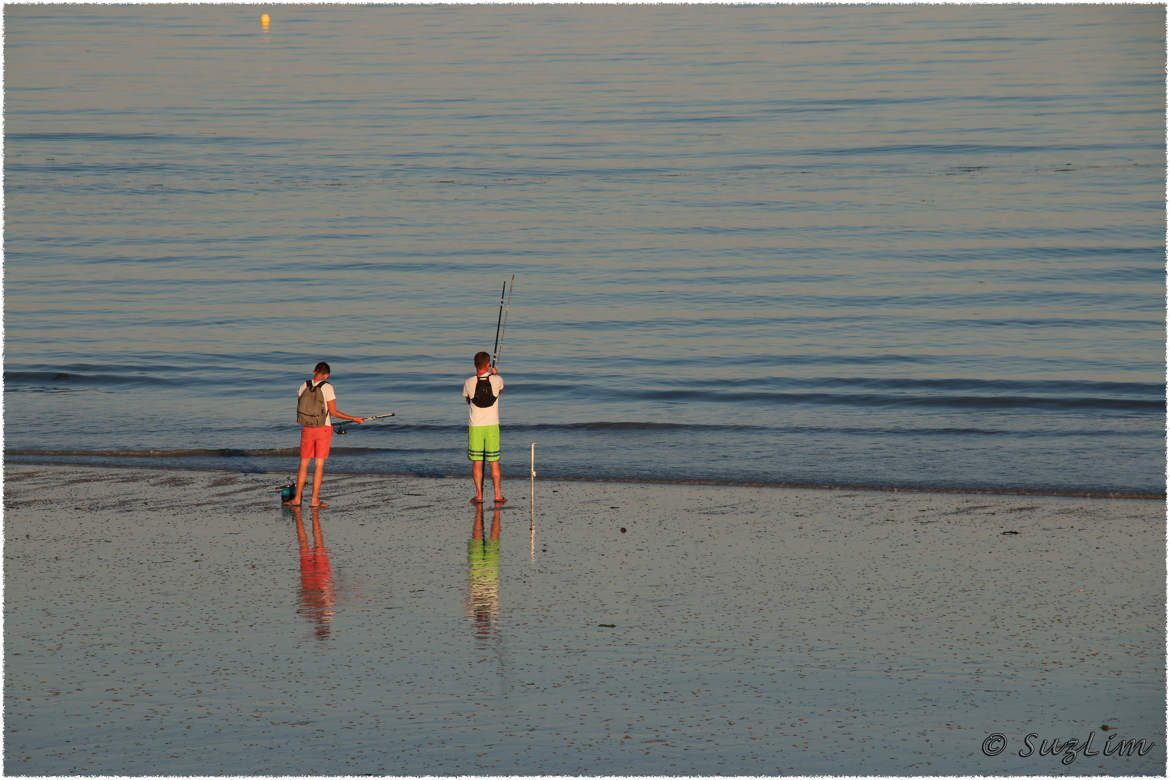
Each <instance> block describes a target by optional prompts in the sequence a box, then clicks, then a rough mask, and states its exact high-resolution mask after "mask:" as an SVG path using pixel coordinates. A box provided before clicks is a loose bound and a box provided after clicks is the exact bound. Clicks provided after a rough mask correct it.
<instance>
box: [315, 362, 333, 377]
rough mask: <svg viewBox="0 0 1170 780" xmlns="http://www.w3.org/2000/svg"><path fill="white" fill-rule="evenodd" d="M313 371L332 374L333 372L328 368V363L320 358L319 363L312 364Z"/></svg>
mask: <svg viewBox="0 0 1170 780" xmlns="http://www.w3.org/2000/svg"><path fill="white" fill-rule="evenodd" d="M313 373H314V374H332V373H333V372H332V371H330V370H329V364H328V363H326V362H325V361H324V360H322V361H321V362H320V363H318V364H317V365H315V366H313Z"/></svg>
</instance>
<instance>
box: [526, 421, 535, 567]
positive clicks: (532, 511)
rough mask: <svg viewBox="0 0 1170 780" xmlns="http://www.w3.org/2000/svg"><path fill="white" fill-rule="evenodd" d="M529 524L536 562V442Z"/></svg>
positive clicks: (529, 469) (530, 461)
mask: <svg viewBox="0 0 1170 780" xmlns="http://www.w3.org/2000/svg"><path fill="white" fill-rule="evenodd" d="M528 471H529V476H528V523H529V530H530V531H531V532H532V534H531V535H532V540H531V542H532V560H533V561H535V560H536V442H532V455H531V458H530V459H529V464H528Z"/></svg>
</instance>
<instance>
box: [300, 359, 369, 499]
mask: <svg viewBox="0 0 1170 780" xmlns="http://www.w3.org/2000/svg"><path fill="white" fill-rule="evenodd" d="M328 378H329V364H328V363H325V362H324V361H322V362H320V363H318V364H317V365H316V366H315V367H314V368H313V378H312V379H309V380H306V381H305V383H304V384H302V385H301V386H300V390H299V391H298V392H297V421H298V422H299V423H300V424H301V463H300V467H299V468H298V469H297V493H296V495H295V496H293V497H292V498H291V499H289V500H288V501H285V502H284V503H285V504H288V505H289V506H300V505H301V501H303V500H304V498H303V496H302V495H301V494H302V493H303V492H304V490H305V480H306V479H307V478H308V476H309V461H310V460H316V461H317V463H316V466H315V468H314V470H313V500H312V501H310V502H309V506H313V507H321V506H329V505H328V504H326V503H324V502H322V501H321V480H323V479H324V478H325V460H326V459H327V458H328V457H329V444H330V442H332V441H333V418H334V417H341V418H343V419H345V420H353V421H354V422H356V423H359V424H360V423H362V422H364V419H363V418H361V417H351V416H349V415H348V414H346V413H345V412H339V411H337V396H336V395H335V394H334V392H333V385H331V384H329V383H328V382H327V381H325V380H327V379H328Z"/></svg>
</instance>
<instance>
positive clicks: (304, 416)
mask: <svg viewBox="0 0 1170 780" xmlns="http://www.w3.org/2000/svg"><path fill="white" fill-rule="evenodd" d="M324 386H325V383H324V382H322V383H321V384H319V385H317V386H316V387H313V380H312V379H308V380H306V381H305V391H304V392H303V393H301V396H300V398H298V399H297V425H308V426H311V427H313V428H320V427H321V426H322V425H324V424H325V420H326V418H328V416H329V407H328V406H327V405H326V404H325V393H324V392H323V391H322V390H321V388H322V387H324Z"/></svg>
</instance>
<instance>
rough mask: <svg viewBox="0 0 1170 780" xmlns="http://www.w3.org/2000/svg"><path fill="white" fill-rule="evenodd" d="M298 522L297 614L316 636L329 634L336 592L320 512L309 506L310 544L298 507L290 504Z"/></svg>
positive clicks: (323, 637) (325, 637)
mask: <svg viewBox="0 0 1170 780" xmlns="http://www.w3.org/2000/svg"><path fill="white" fill-rule="evenodd" d="M291 511H292V514H293V518H294V519H295V520H296V526H297V542H298V544H299V546H300V552H301V587H300V592H299V593H298V597H297V601H298V604H299V606H298V608H297V614H299V615H304V616H305V617H306V618H308V619H309V620H311V621H312V622H313V628H314V633H315V634H316V635H317V638H319V639H327V638H328V637H329V631H330V623H332V622H333V615H334V614H335V613H336V610H335V609H334V607H335V606H336V604H337V593H336V591H335V590H334V587H333V569H332V566H331V564H330V562H329V549H328V548H327V547H326V546H325V538H324V534H323V533H322V531H321V515H320V510H319V509H317V508H313V509H311V510H310V511H311V513H312V522H313V544H312V546H310V545H309V537H308V535H307V534H306V533H305V524H304V522H302V520H301V508H300V507H293V508H292V510H291Z"/></svg>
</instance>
